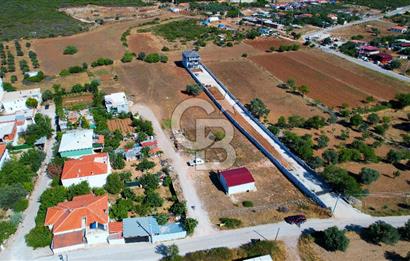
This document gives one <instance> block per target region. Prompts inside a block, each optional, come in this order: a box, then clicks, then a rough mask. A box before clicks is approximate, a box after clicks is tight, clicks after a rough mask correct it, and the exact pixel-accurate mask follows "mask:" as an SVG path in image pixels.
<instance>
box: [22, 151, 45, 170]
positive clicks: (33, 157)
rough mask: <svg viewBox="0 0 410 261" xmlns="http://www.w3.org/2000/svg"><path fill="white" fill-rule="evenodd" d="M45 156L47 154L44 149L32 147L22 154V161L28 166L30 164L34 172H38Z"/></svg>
mask: <svg viewBox="0 0 410 261" xmlns="http://www.w3.org/2000/svg"><path fill="white" fill-rule="evenodd" d="M45 158H46V154H45V153H44V151H41V150H37V149H30V150H27V151H25V152H24V153H22V154H21V156H20V162H21V163H23V164H24V165H26V166H29V167H30V168H31V170H32V171H33V172H37V171H38V170H39V169H40V167H41V163H42V162H43V160H44V159H45Z"/></svg>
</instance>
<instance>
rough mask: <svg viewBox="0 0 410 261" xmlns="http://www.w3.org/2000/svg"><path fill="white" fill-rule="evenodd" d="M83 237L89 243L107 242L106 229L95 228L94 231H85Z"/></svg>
mask: <svg viewBox="0 0 410 261" xmlns="http://www.w3.org/2000/svg"><path fill="white" fill-rule="evenodd" d="M85 237H86V238H87V243H88V244H89V245H92V244H101V243H107V238H108V231H107V230H105V231H104V230H100V229H97V230H96V231H91V232H89V233H87V234H86V236H85Z"/></svg>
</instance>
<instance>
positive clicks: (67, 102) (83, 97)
mask: <svg viewBox="0 0 410 261" xmlns="http://www.w3.org/2000/svg"><path fill="white" fill-rule="evenodd" d="M92 101H93V95H92V94H91V93H79V94H70V95H67V96H64V97H63V106H64V107H71V106H73V105H77V104H91V103H92Z"/></svg>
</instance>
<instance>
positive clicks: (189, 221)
mask: <svg viewBox="0 0 410 261" xmlns="http://www.w3.org/2000/svg"><path fill="white" fill-rule="evenodd" d="M183 225H184V228H185V230H186V232H187V233H188V235H192V234H193V233H194V231H195V228H196V226H197V225H198V221H197V220H196V219H193V218H186V219H185V220H184V223H183Z"/></svg>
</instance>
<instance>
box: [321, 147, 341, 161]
mask: <svg viewBox="0 0 410 261" xmlns="http://www.w3.org/2000/svg"><path fill="white" fill-rule="evenodd" d="M322 157H323V159H324V161H325V162H326V163H327V164H337V162H338V159H339V156H338V154H337V152H336V151H335V150H334V149H327V150H325V151H324V152H323V153H322Z"/></svg>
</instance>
